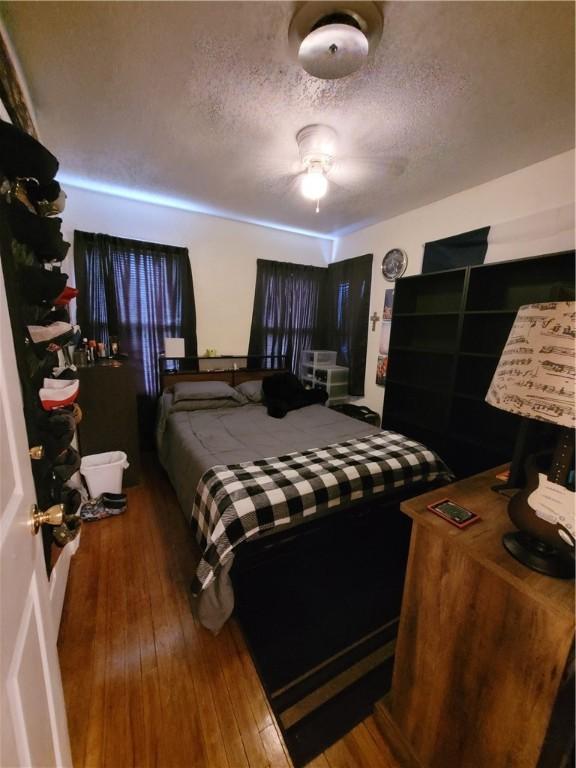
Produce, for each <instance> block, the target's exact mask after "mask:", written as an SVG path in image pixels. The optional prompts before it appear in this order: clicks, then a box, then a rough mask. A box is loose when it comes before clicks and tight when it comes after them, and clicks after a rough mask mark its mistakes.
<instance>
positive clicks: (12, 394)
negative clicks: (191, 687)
mask: <svg viewBox="0 0 576 768" xmlns="http://www.w3.org/2000/svg"><path fill="white" fill-rule="evenodd" d="M0 282H1V283H2V286H1V288H0V686H1V689H0V766H1V767H2V768H23V767H24V766H26V768H49V766H71V765H72V759H71V755H70V743H69V740H68V726H67V723H66V710H65V708H64V695H63V692H62V680H61V678H60V666H59V663H58V656H57V652H56V632H55V629H54V624H53V619H52V613H51V610H50V601H49V596H48V579H47V576H46V568H45V566H44V556H43V552H42V541H41V535H37V536H33V535H32V533H31V526H30V508H31V506H32V505H33V504H34V502H35V500H36V497H35V492H34V483H33V480H32V470H31V468H30V460H29V458H28V443H27V439H26V428H25V424H24V415H23V409H22V397H21V392H20V385H19V381H18V373H17V369H16V358H15V353H14V346H13V342H12V335H11V330H10V320H9V316H8V307H7V304H6V291H5V287H4V279H3V278H2V275H1V271H0Z"/></svg>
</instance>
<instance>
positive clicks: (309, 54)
mask: <svg viewBox="0 0 576 768" xmlns="http://www.w3.org/2000/svg"><path fill="white" fill-rule="evenodd" d="M350 6H353V10H351V8H350ZM381 34H382V16H381V13H380V9H379V8H378V6H377V4H376V3H373V2H355V3H352V4H349V5H348V6H345V5H342V4H340V3H337V2H336V3H330V2H309V3H304V4H303V5H302V6H301V7H300V9H299V10H298V11H297V12H296V14H295V16H294V17H293V19H292V22H291V24H290V28H289V30H288V37H289V40H290V45H291V47H292V50H293V52H294V54H295V56H296V57H297V59H298V62H299V63H300V65H301V66H302V68H303V69H304V70H306V72H308V74H309V75H312V76H313V77H317V78H319V79H321V80H337V79H338V78H341V77H346V76H347V75H351V74H352V73H353V72H356V71H357V70H359V69H360V68H361V67H362V66H363V65H364V64H365V62H366V60H367V59H368V55H369V54H370V53H371V52H372V51H373V50H374V49H375V47H376V45H377V44H378V41H379V40H380V36H381Z"/></svg>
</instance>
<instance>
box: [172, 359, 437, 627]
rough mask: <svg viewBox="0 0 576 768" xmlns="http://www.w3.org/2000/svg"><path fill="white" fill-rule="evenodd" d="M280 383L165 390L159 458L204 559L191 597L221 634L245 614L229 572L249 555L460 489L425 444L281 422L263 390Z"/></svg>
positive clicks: (300, 418)
mask: <svg viewBox="0 0 576 768" xmlns="http://www.w3.org/2000/svg"><path fill="white" fill-rule="evenodd" d="M272 373H275V371H270V370H258V371H256V370H252V371H250V370H242V371H239V370H230V371H213V372H210V371H203V372H192V373H186V374H176V375H174V374H173V375H163V376H162V379H161V385H162V387H163V390H162V395H161V397H160V401H159V411H158V423H157V447H158V454H159V458H160V461H161V463H162V465H163V467H164V469H165V470H166V472H167V474H168V476H169V478H170V481H171V483H172V485H173V487H174V489H175V492H176V495H177V497H178V500H179V503H180V506H181V508H182V511H183V512H184V515H185V516H186V518H187V520H188V521H189V523H190V524H191V526H192V529H193V531H194V534H195V537H196V540H197V541H198V543H199V544H200V547H201V550H202V558H201V560H200V563H199V566H198V570H197V573H196V578H195V580H194V584H193V585H192V591H193V594H194V595H195V601H194V602H195V608H196V612H197V615H198V617H199V619H200V621H201V623H202V624H203V625H204V626H206V627H207V628H209V629H210V630H212V631H213V632H217V631H219V629H220V628H221V627H222V626H223V624H224V623H225V622H226V620H227V619H228V617H229V616H230V614H231V613H232V610H233V608H234V590H233V586H232V581H231V579H230V569H231V567H232V564H233V563H234V559H235V556H236V555H237V554H238V551H239V550H243V548H245V547H247V546H248V545H249V544H251V543H252V542H254V541H256V542H258V541H261V540H263V539H266V537H270V538H273V537H275V536H277V535H278V534H279V532H285V531H287V530H290V531H294V530H296V531H297V532H299V531H300V529H301V528H302V530H303V529H304V528H305V524H306V523H308V522H309V521H310V520H312V519H314V520H317V519H320V518H325V517H329V516H330V515H332V514H335V513H340V512H341V511H343V510H347V509H351V508H353V507H354V506H355V505H357V504H359V503H362V502H366V501H367V500H374V499H381V498H388V497H392V498H395V497H396V496H398V494H399V493H400V494H401V495H402V497H406V495H413V494H414V493H417V492H420V491H421V490H422V489H423V488H424V487H430V484H431V483H437V484H442V483H443V482H447V481H449V480H450V479H451V476H450V471H449V469H448V468H447V467H446V466H445V464H444V463H443V462H442V461H441V459H440V458H439V457H438V456H437V455H436V454H434V453H433V452H432V451H429V450H428V449H426V448H425V447H424V446H422V445H421V444H420V443H416V442H415V441H412V440H409V439H408V438H405V437H404V436H401V435H398V434H397V433H392V432H386V431H381V430H378V429H376V428H375V427H374V426H371V425H369V424H365V423H363V422H360V421H357V420H355V419H352V418H350V417H348V416H345V415H343V414H341V413H338V412H336V411H334V410H331V409H330V408H326V407H325V406H322V405H310V406H307V407H305V408H300V409H298V410H294V411H291V412H289V413H288V414H287V415H286V416H285V418H283V419H274V418H271V417H270V416H268V415H267V411H266V407H265V406H264V405H263V403H262V399H261V398H262V393H261V380H262V379H263V378H264V377H265V376H267V375H270V374H272ZM226 388H227V389H226ZM233 393H234V394H233Z"/></svg>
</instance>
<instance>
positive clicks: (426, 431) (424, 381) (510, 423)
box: [382, 251, 574, 477]
mask: <svg viewBox="0 0 576 768" xmlns="http://www.w3.org/2000/svg"><path fill="white" fill-rule="evenodd" d="M573 299H574V252H573V251H565V252H562V253H555V254H547V255H544V256H536V257H533V258H529V259H518V260H514V261H506V262H500V263H496V264H483V265H481V266H475V267H466V268H463V269H452V270H447V271H445V272H434V273H428V274H425V275H413V276H411V277H405V278H401V279H399V280H398V281H397V282H396V290H395V295H394V314H393V319H392V329H391V335H390V352H389V360H388V376H387V379H386V391H385V397H384V411H383V414H382V426H383V428H384V429H394V430H396V431H398V432H402V433H404V434H406V435H409V436H411V437H414V438H415V439H417V440H420V441H422V442H423V443H425V444H426V445H428V446H430V447H431V448H434V449H435V450H437V451H438V452H439V453H440V455H441V456H442V457H443V458H444V459H445V460H446V461H447V462H448V463H449V464H450V466H451V467H452V469H453V470H454V471H455V472H456V474H457V475H458V476H459V477H466V476H468V475H471V474H474V473H476V472H480V471H482V470H484V469H487V468H489V467H494V466H496V465H498V464H501V463H503V462H505V461H508V460H510V458H511V455H512V449H513V446H514V441H515V439H516V433H517V430H518V426H519V423H520V419H519V417H517V416H513V415H511V414H508V413H505V412H503V411H500V410H499V409H497V408H493V407H492V406H490V405H488V404H487V403H486V402H485V401H484V398H485V396H486V392H487V391H488V387H489V385H490V382H491V380H492V376H493V374H494V371H495V369H496V366H497V364H498V360H499V358H500V354H501V353H502V349H503V347H504V344H505V343H506V340H507V338H508V334H509V332H510V329H511V327H512V324H513V323H514V319H515V317H516V312H517V310H518V308H519V307H521V306H523V305H524V304H532V303H536V302H543V301H556V300H564V301H570V300H573Z"/></svg>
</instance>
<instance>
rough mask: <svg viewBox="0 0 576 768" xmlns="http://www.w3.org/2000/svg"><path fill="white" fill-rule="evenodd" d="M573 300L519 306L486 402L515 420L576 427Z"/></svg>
mask: <svg viewBox="0 0 576 768" xmlns="http://www.w3.org/2000/svg"><path fill="white" fill-rule="evenodd" d="M575 312H576V304H575V302H573V301H558V302H547V303H545V304H528V305H526V306H524V307H520V309H519V310H518V314H517V316H516V320H515V321H514V325H513V326H512V330H511V331H510V335H509V336H508V341H507V342H506V345H505V347H504V349H503V351H502V356H501V357H500V362H499V363H498V367H497V368H496V371H495V372H494V377H493V379H492V383H491V385H490V388H489V390H488V394H487V395H486V402H487V403H490V405H493V406H495V407H496V408H501V409H502V410H504V411H509V412H510V413H516V414H518V415H519V416H525V417H527V418H529V419H537V420H538V421H549V422H552V423H553V424H558V425H560V426H564V427H574V426H576V410H575V405H574V396H575V386H574V385H575V374H576V367H575V366H576V360H575V351H576V348H575V343H576V328H575V322H574V319H575Z"/></svg>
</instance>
